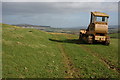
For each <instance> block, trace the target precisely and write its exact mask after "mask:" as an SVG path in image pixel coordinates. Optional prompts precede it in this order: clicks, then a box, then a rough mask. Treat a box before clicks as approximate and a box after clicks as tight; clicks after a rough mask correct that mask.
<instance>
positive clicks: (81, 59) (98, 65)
mask: <svg viewBox="0 0 120 80" xmlns="http://www.w3.org/2000/svg"><path fill="white" fill-rule="evenodd" d="M61 37H62V35H58V36H57V38H59V39H58V40H63V41H64V40H65V39H67V38H68V39H69V40H71V39H78V37H77V36H74V35H69V36H66V38H64V39H63V37H62V39H61ZM71 37H73V38H71ZM117 44H118V43H117V40H116V39H111V45H110V46H105V45H97V44H96V45H95V44H94V45H88V44H75V43H69V41H68V42H63V47H64V48H65V52H66V53H67V55H68V56H69V57H70V58H71V59H72V61H73V62H74V65H75V67H76V68H79V69H80V73H79V74H80V75H81V76H82V77H83V78H90V77H91V78H116V77H117V76H118V73H117V72H116V71H115V70H113V69H110V68H109V67H108V66H107V65H106V64H105V63H104V61H103V60H101V59H100V58H99V57H100V56H102V57H104V58H105V59H106V60H108V61H109V62H110V63H111V64H114V65H116V66H118V65H117V63H118V62H117V61H118V55H117V54H118V52H117V49H118V48H117V47H118V45H117ZM87 48H88V49H90V51H88V50H87ZM93 52H94V53H93ZM94 54H98V56H94Z"/></svg>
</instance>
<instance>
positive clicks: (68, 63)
mask: <svg viewBox="0 0 120 80" xmlns="http://www.w3.org/2000/svg"><path fill="white" fill-rule="evenodd" d="M56 39H57V37H56ZM57 44H58V48H59V49H60V52H61V54H62V57H63V59H62V60H63V64H64V67H65V68H66V69H67V70H65V73H66V74H67V76H65V78H80V77H81V76H80V70H79V69H78V68H76V67H75V66H74V64H73V62H72V60H71V59H70V57H68V55H67V53H66V52H65V49H64V45H63V43H57Z"/></svg>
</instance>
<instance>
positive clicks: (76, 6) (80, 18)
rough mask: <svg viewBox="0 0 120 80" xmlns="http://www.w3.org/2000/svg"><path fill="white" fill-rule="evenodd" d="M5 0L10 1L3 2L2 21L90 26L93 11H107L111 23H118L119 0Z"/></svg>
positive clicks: (55, 25)
mask: <svg viewBox="0 0 120 80" xmlns="http://www.w3.org/2000/svg"><path fill="white" fill-rule="evenodd" d="M5 1H8V2H2V22H3V23H7V24H37V25H49V26H52V27H79V26H88V24H89V20H90V12H91V11H100V12H105V13H107V14H108V15H110V18H109V25H117V24H118V3H117V2H104V0H102V1H103V2H14V0H11V1H13V2H9V0H5ZM18 1H19V0H18ZM24 1H27V0H24ZM30 1H33V0H30ZM34 1H35V0H34ZM36 1H37V0H36ZM53 1H54V0H53ZM88 1H90V0H88ZM98 1H100V0H98ZM111 1H112V0H111ZM116 1H117V0H116Z"/></svg>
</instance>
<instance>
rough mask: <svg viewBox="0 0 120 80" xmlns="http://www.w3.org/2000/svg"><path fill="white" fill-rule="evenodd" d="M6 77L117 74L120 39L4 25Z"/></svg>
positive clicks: (78, 76) (4, 68) (96, 76)
mask: <svg viewBox="0 0 120 80" xmlns="http://www.w3.org/2000/svg"><path fill="white" fill-rule="evenodd" d="M2 36H3V39H2V41H3V48H2V50H3V77H4V78H117V76H118V73H119V71H118V67H117V66H118V64H117V62H118V39H116V38H115V39H111V44H110V46H105V45H101V44H93V45H88V44H84V43H83V42H79V41H78V40H77V39H78V36H77V35H72V34H63V33H47V32H43V31H40V30H36V29H26V28H20V27H16V26H10V25H6V24H4V25H3V34H2Z"/></svg>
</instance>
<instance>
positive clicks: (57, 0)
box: [3, 0, 119, 2]
mask: <svg viewBox="0 0 120 80" xmlns="http://www.w3.org/2000/svg"><path fill="white" fill-rule="evenodd" d="M118 1H119V0H3V2H118Z"/></svg>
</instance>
